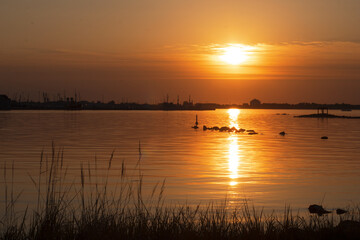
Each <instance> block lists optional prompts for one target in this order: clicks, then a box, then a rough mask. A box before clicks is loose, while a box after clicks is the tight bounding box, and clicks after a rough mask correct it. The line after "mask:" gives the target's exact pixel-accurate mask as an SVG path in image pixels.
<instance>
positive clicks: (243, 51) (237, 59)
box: [219, 45, 251, 65]
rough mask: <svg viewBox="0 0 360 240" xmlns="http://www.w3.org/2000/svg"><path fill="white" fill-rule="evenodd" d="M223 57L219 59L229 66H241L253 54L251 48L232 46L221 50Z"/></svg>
mask: <svg viewBox="0 0 360 240" xmlns="http://www.w3.org/2000/svg"><path fill="white" fill-rule="evenodd" d="M220 50H221V52H222V53H221V55H220V56H219V59H220V60H221V61H223V62H225V63H227V64H231V65H240V64H242V63H244V62H246V61H247V60H248V59H249V55H250V54H251V49H250V47H247V46H243V45H230V46H228V47H224V48H221V49H220Z"/></svg>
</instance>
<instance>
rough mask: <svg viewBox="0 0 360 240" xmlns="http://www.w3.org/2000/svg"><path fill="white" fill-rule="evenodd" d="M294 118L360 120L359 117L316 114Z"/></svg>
mask: <svg viewBox="0 0 360 240" xmlns="http://www.w3.org/2000/svg"><path fill="white" fill-rule="evenodd" d="M294 117H296V118H354V119H360V117H352V116H339V115H333V114H317V113H315V114H307V115H300V116H294Z"/></svg>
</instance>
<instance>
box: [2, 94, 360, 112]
mask: <svg viewBox="0 0 360 240" xmlns="http://www.w3.org/2000/svg"><path fill="white" fill-rule="evenodd" d="M254 100H256V101H254ZM254 100H252V101H250V104H248V103H243V104H218V103H194V102H193V101H192V100H190V99H189V100H188V101H184V102H183V103H179V101H178V102H177V103H173V102H169V101H165V102H161V103H158V104H148V103H143V104H142V103H136V102H121V103H115V101H109V102H101V101H96V102H95V101H86V100H81V101H80V100H78V99H77V98H76V97H75V98H66V99H65V98H64V99H60V100H56V101H51V100H50V99H49V98H44V99H43V101H37V102H36V101H30V100H27V101H23V100H22V99H18V100H12V99H10V98H9V97H8V96H6V95H0V110H162V111H181V110H186V111H188V110H196V111H201V110H215V109H228V108H238V109H299V110H306V109H318V108H324V107H325V108H328V109H333V110H344V111H345V110H346V111H351V110H360V105H351V104H345V103H336V104H318V103H297V104H289V103H261V102H260V101H258V100H257V99H254Z"/></svg>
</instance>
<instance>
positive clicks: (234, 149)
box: [228, 109, 240, 186]
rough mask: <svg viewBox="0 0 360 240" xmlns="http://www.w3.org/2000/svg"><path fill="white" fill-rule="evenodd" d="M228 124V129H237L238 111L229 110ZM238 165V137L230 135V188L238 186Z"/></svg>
mask: <svg viewBox="0 0 360 240" xmlns="http://www.w3.org/2000/svg"><path fill="white" fill-rule="evenodd" d="M228 114H229V124H230V128H232V127H235V128H236V129H238V128H239V125H238V116H239V114H240V110H239V109H229V110H228ZM239 165H240V154H239V144H238V137H237V136H236V135H233V134H231V135H230V136H229V178H230V183H229V184H230V186H235V185H237V184H238V182H237V179H238V178H239Z"/></svg>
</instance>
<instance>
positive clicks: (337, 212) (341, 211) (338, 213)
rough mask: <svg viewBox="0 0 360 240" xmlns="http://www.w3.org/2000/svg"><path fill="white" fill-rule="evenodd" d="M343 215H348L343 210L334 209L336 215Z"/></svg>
mask: <svg viewBox="0 0 360 240" xmlns="http://www.w3.org/2000/svg"><path fill="white" fill-rule="evenodd" d="M344 213H348V211H346V210H344V209H340V208H338V209H336V214H337V215H341V214H344Z"/></svg>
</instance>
